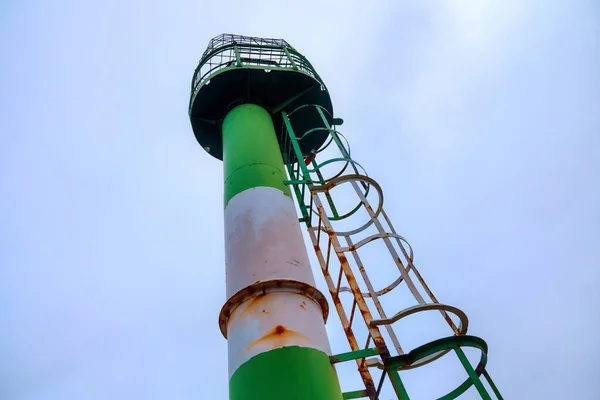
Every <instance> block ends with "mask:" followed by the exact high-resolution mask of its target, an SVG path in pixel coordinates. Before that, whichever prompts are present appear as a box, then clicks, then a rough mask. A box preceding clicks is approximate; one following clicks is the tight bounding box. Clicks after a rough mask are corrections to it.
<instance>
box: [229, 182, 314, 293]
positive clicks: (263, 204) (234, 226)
mask: <svg viewBox="0 0 600 400" xmlns="http://www.w3.org/2000/svg"><path fill="white" fill-rule="evenodd" d="M225 268H226V274H227V278H226V279H227V298H230V297H231V296H233V295H234V294H235V293H237V292H238V291H240V290H241V289H243V288H245V287H247V286H249V285H252V284H253V283H255V282H257V281H270V280H275V279H288V280H295V281H300V282H305V283H308V284H309V285H311V286H315V280H314V277H313V274H312V271H311V268H310V263H309V260H308V254H307V252H306V247H305V245H304V240H303V238H302V231H301V230H300V224H299V223H298V216H297V214H296V208H295V205H294V201H293V200H292V198H291V197H289V196H286V195H285V194H284V193H283V192H282V191H281V190H279V189H275V188H271V187H256V188H252V189H248V190H244V191H243V192H241V193H238V194H237V195H236V196H234V197H233V198H232V199H231V200H230V201H229V203H228V204H227V207H226V208H225Z"/></svg>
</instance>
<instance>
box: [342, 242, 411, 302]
mask: <svg viewBox="0 0 600 400" xmlns="http://www.w3.org/2000/svg"><path fill="white" fill-rule="evenodd" d="M383 238H393V239H396V240H397V241H398V243H399V244H400V245H402V242H404V243H406V245H407V246H408V248H409V250H410V253H409V254H410V258H409V261H410V262H409V263H408V266H407V267H406V272H407V273H409V272H410V270H411V269H412V268H413V267H414V265H413V261H414V258H413V257H414V253H413V248H412V246H411V245H410V243H408V241H407V240H406V239H405V238H404V237H403V236H401V235H398V234H397V233H377V234H374V235H371V236H369V237H366V238H365V239H363V240H361V241H359V242H358V243H356V244H354V245H353V246H349V247H342V248H341V249H339V251H343V252H349V251H356V250H358V249H359V248H361V247H362V246H364V245H365V244H367V243H370V242H372V241H374V240H377V239H383ZM402 281H404V277H403V276H402V275H400V276H399V277H398V278H397V279H396V280H395V281H394V282H392V283H391V284H389V285H388V286H386V287H384V288H383V289H381V290H378V291H376V292H375V295H376V296H383V295H384V294H386V293H389V292H391V291H392V290H394V289H395V288H396V287H397V286H398V285H399V284H401V283H402ZM340 292H348V293H352V290H351V289H350V288H349V287H347V286H343V287H341V288H340ZM362 295H363V296H365V297H371V294H370V293H368V292H363V293H362Z"/></svg>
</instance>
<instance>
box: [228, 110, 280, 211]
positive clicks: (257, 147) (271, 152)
mask: <svg viewBox="0 0 600 400" xmlns="http://www.w3.org/2000/svg"><path fill="white" fill-rule="evenodd" d="M223 168H224V171H225V173H224V175H225V206H227V203H229V200H231V199H232V198H233V197H234V196H235V195H236V194H238V193H241V192H243V191H244V190H246V189H250V188H254V187H259V186H268V187H272V188H275V189H279V190H281V191H282V192H283V193H285V194H286V195H288V196H290V195H291V194H290V191H289V188H288V187H287V186H286V185H285V183H284V181H285V180H286V173H285V167H284V165H283V158H282V156H281V150H280V149H279V143H278V142H277V136H276V135H275V128H274V127H273V120H272V119H271V115H270V114H269V113H268V112H267V111H266V110H265V109H264V108H262V107H260V106H257V105H254V104H244V105H241V106H238V107H236V108H234V109H233V110H231V111H230V112H229V113H228V114H227V116H226V117H225V119H224V120H223Z"/></svg>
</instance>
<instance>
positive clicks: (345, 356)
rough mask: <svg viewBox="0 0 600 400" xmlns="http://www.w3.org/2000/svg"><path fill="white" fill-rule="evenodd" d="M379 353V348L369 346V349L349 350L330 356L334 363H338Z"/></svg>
mask: <svg viewBox="0 0 600 400" xmlns="http://www.w3.org/2000/svg"><path fill="white" fill-rule="evenodd" d="M378 354H379V351H378V350H377V348H375V347H372V348H369V349H363V350H356V351H349V352H347V353H340V354H336V355H334V356H330V357H329V361H330V362H331V363H332V364H337V363H340V362H345V361H350V360H356V359H358V358H365V357H370V356H376V355H378Z"/></svg>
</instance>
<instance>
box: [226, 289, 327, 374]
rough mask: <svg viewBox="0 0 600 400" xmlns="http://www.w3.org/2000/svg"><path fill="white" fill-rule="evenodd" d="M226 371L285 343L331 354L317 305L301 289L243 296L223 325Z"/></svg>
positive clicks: (319, 307) (233, 369)
mask: <svg viewBox="0 0 600 400" xmlns="http://www.w3.org/2000/svg"><path fill="white" fill-rule="evenodd" d="M227 337H228V340H227V346H228V355H229V371H230V373H233V372H234V371H235V370H237V368H238V367H239V366H240V365H242V364H243V363H244V362H246V361H248V360H250V359H251V358H252V357H254V356H256V355H258V354H261V353H264V352H267V351H270V350H273V349H277V348H281V347H285V346H301V347H308V348H312V349H316V350H319V351H322V352H324V353H325V354H327V355H331V349H330V347H329V342H328V339H327V333H326V330H325V323H324V322H323V317H322V313H321V306H320V305H319V304H318V303H317V302H314V301H311V300H310V299H309V298H307V297H306V296H305V295H304V293H293V292H289V291H271V292H267V293H265V294H261V295H258V296H254V297H251V298H248V299H246V301H244V302H243V303H242V304H240V305H239V306H238V307H237V308H236V309H235V310H234V311H233V312H232V314H231V317H230V319H229V323H228V326H227Z"/></svg>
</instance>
